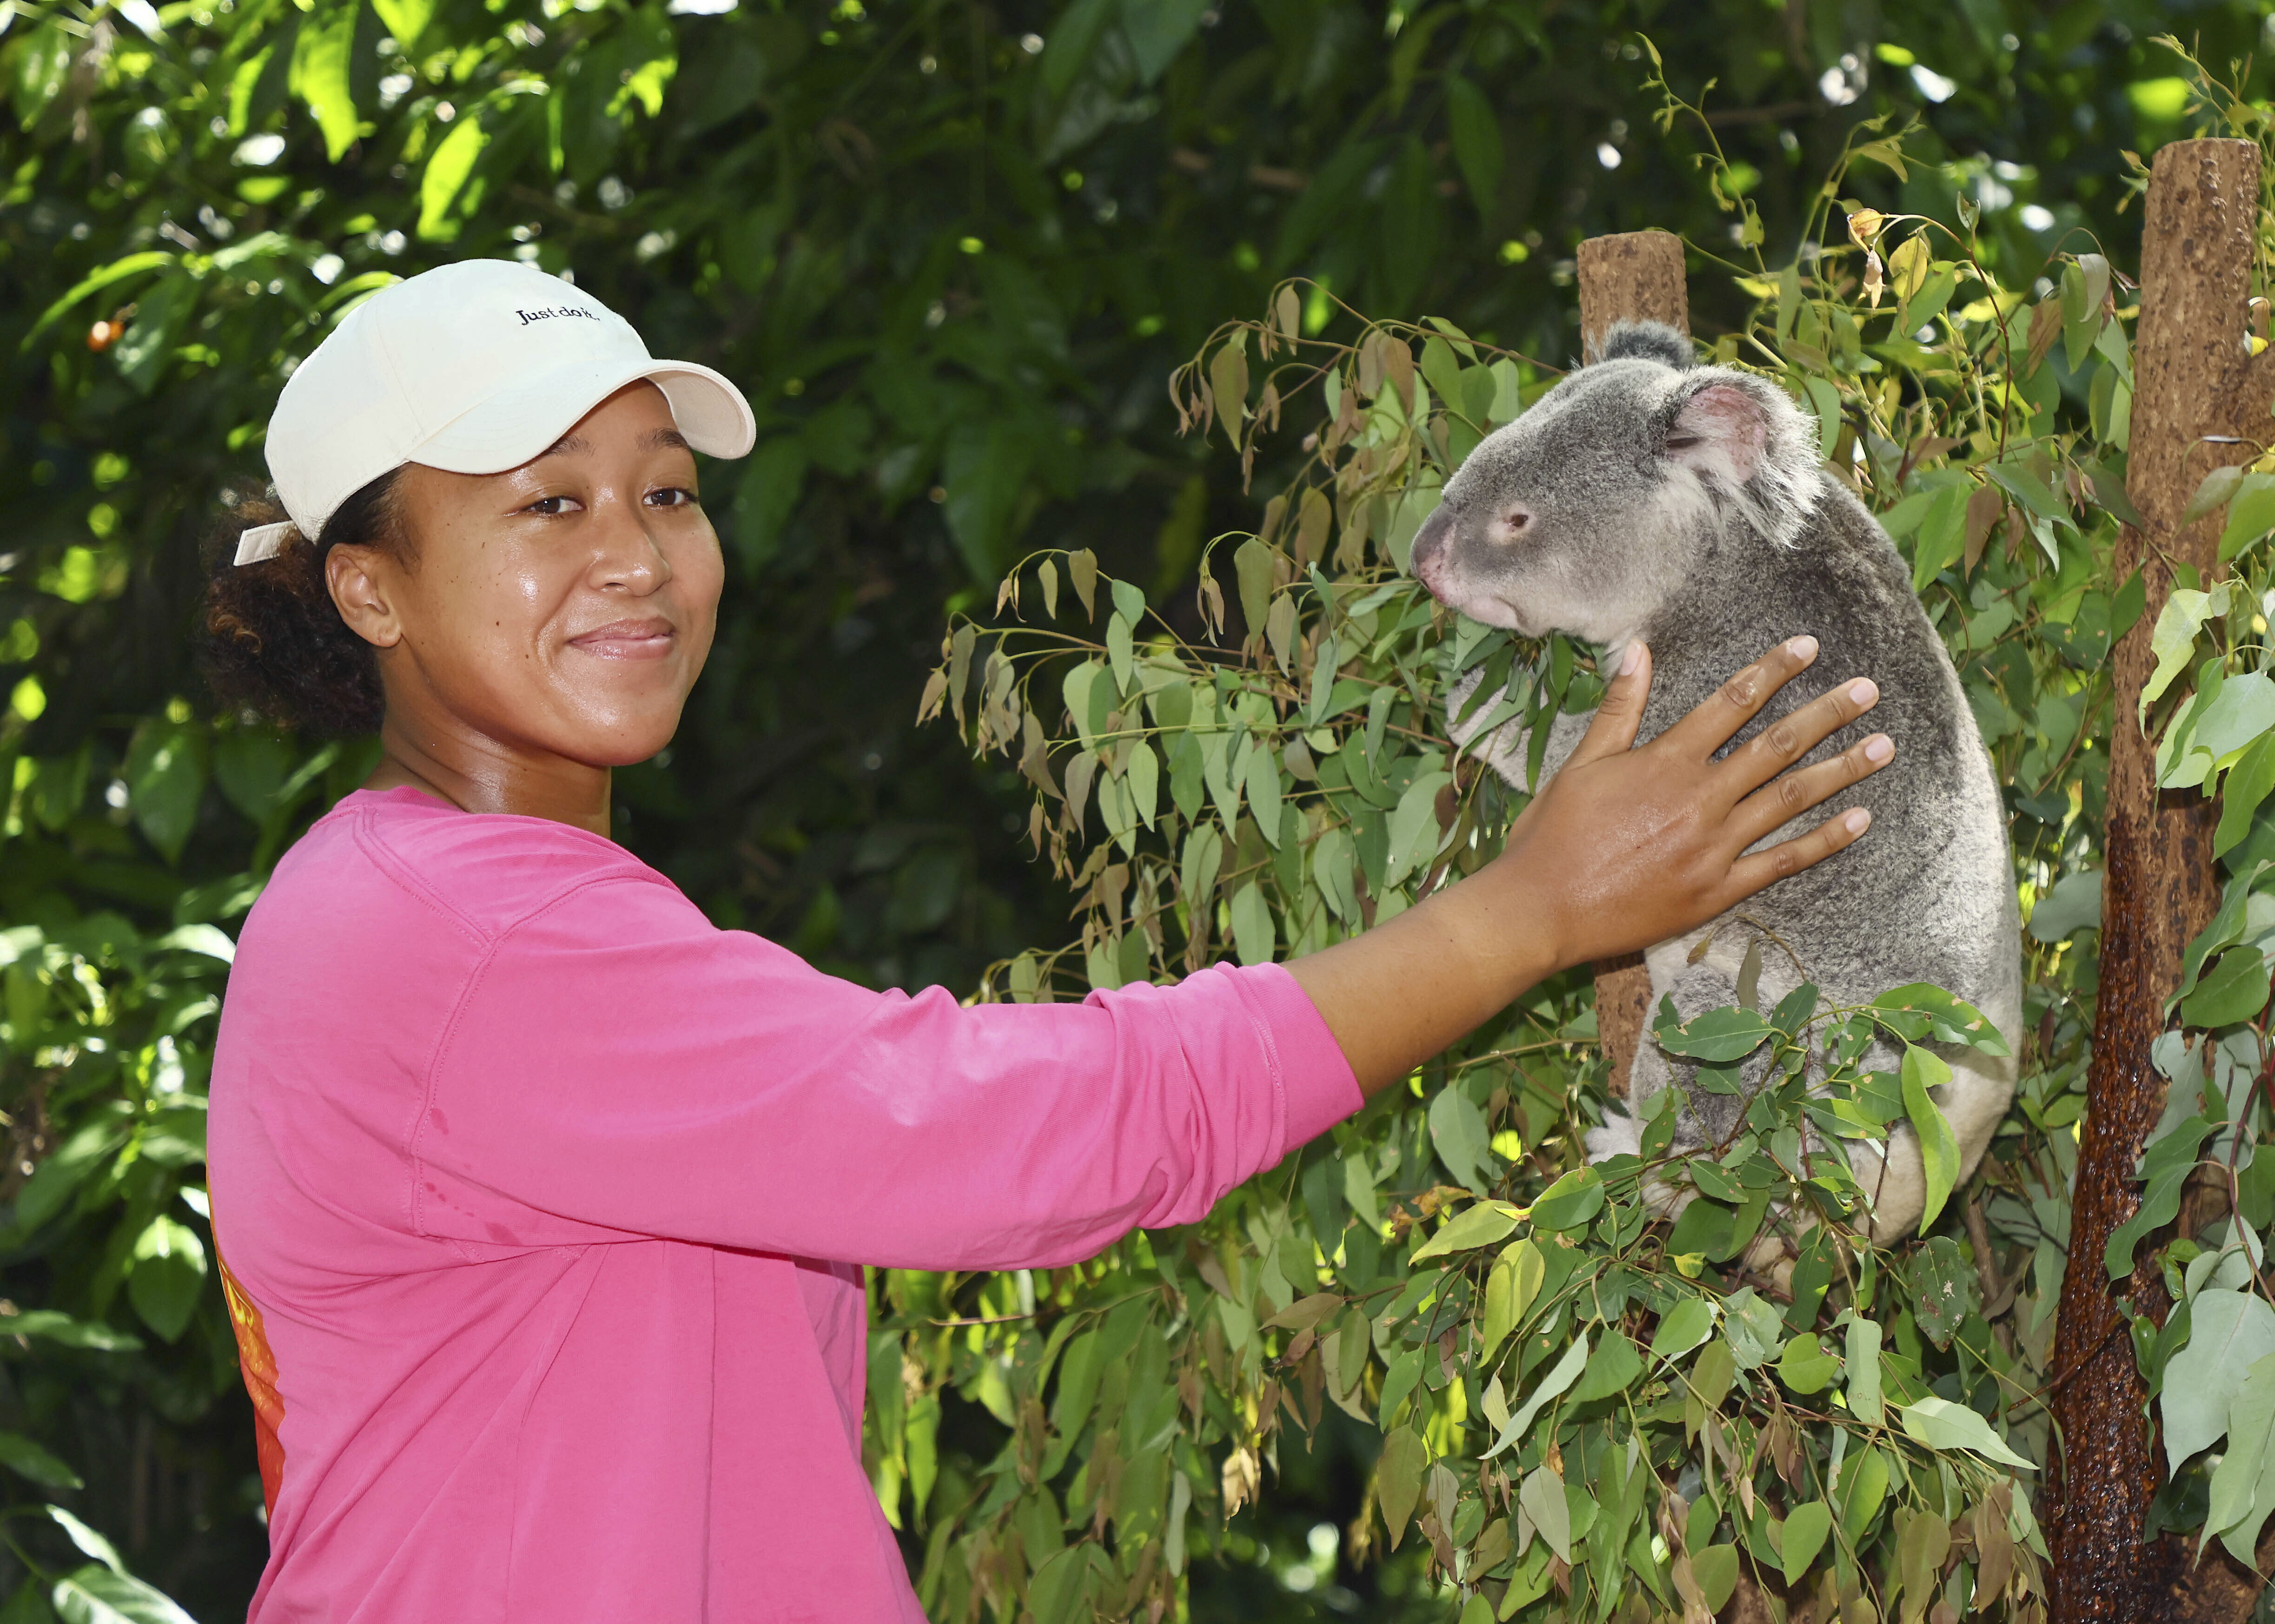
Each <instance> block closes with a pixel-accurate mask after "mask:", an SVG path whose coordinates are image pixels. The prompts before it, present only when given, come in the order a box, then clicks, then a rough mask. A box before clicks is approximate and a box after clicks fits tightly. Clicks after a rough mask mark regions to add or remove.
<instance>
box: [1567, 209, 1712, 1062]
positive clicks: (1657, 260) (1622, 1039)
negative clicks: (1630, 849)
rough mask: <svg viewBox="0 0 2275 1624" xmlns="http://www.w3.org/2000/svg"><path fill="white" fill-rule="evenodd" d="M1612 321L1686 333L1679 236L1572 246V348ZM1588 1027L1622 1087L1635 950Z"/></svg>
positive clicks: (1637, 1003)
mask: <svg viewBox="0 0 2275 1624" xmlns="http://www.w3.org/2000/svg"><path fill="white" fill-rule="evenodd" d="M1614 321H1664V322H1666V323H1667V325H1668V326H1669V327H1672V328H1675V329H1679V330H1680V331H1682V332H1685V333H1687V332H1689V330H1690V295H1689V288H1688V286H1687V285H1686V283H1685V281H1684V276H1683V268H1682V238H1679V237H1676V236H1674V235H1673V234H1672V233H1670V232H1667V231H1622V232H1621V233H1620V234H1618V235H1617V236H1614V237H1591V238H1589V239H1588V240H1587V241H1586V242H1583V243H1582V244H1581V245H1580V348H1581V352H1582V353H1583V355H1584V356H1586V357H1587V358H1588V359H1591V360H1592V359H1594V358H1595V351H1596V345H1597V344H1599V342H1600V341H1601V340H1602V338H1603V336H1604V329H1606V328H1607V327H1609V326H1611V325H1612V323H1613V322H1614ZM1595 970H1596V1032H1597V1036H1598V1039H1599V1041H1600V1042H1601V1043H1602V1044H1603V1046H1604V1054H1605V1056H1606V1058H1607V1059H1608V1060H1609V1061H1611V1063H1612V1084H1611V1086H1612V1092H1614V1094H1621V1095H1624V1094H1625V1093H1626V1092H1627V1091H1628V1069H1629V1067H1631V1066H1632V1065H1634V1063H1635V1056H1636V1047H1637V1046H1639V1045H1640V1044H1641V1043H1642V1041H1643V1034H1644V1022H1645V1020H1646V1018H1647V1017H1648V1016H1649V1013H1650V1008H1651V972H1650V971H1647V970H1645V969H1644V963H1643V955H1641V954H1640V953H1630V954H1628V955H1626V956H1624V957H1621V958H1616V959H1605V960H1603V961H1601V962H1600V963H1598V964H1597V965H1596V967H1595Z"/></svg>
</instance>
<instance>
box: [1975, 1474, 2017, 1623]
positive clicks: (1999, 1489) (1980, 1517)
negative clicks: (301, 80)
mask: <svg viewBox="0 0 2275 1624" xmlns="http://www.w3.org/2000/svg"><path fill="white" fill-rule="evenodd" d="M2013 1496H2014V1485H2013V1484H2006V1483H2002V1484H1998V1485H1997V1486H1996V1487H1994V1488H1993V1489H1992V1491H1991V1492H1990V1493H1989V1494H1988V1495H1986V1496H1984V1499H1983V1503H1982V1504H1981V1505H1979V1506H1977V1507H1976V1508H1975V1549H1976V1575H1975V1593H1976V1595H1978V1596H1996V1595H1998V1594H1999V1591H2001V1590H2005V1589H2006V1588H2007V1579H2008V1578H2009V1577H2011V1576H2012V1575H2013V1574H2014V1534H2013V1533H2012V1532H2011V1531H2010V1530H2008V1528H2007V1512H2008V1506H2009V1503H2010V1502H2011V1500H2012V1499H2013Z"/></svg>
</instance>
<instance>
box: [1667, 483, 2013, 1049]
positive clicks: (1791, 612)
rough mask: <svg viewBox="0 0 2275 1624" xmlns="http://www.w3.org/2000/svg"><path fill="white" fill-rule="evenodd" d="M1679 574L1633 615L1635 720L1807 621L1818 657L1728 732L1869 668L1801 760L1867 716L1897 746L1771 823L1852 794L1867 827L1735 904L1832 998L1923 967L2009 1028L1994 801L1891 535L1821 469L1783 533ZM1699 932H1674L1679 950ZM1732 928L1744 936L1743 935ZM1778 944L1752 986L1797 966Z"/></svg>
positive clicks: (2009, 902) (2000, 817) (1827, 750)
mask: <svg viewBox="0 0 2275 1624" xmlns="http://www.w3.org/2000/svg"><path fill="white" fill-rule="evenodd" d="M1687 586H1688V588H1689V590H1687V591H1686V592H1684V593H1682V594H1680V595H1679V597H1678V600H1677V601H1676V602H1674V604H1672V605H1671V606H1669V607H1668V608H1667V609H1665V610H1664V611H1663V612H1662V613H1661V614H1660V615H1659V616H1657V617H1655V618H1654V620H1653V621H1652V623H1650V624H1648V625H1647V626H1646V627H1645V628H1644V638H1645V640H1646V641H1647V642H1648V643H1649V644H1650V646H1651V653H1652V663H1653V680H1652V685H1651V699H1650V702H1649V705H1648V706H1647V707H1646V709H1645V712H1644V721H1643V729H1642V731H1643V734H1644V736H1646V737H1647V736H1651V735H1655V734H1657V733H1659V732H1660V731H1661V730H1663V729H1666V728H1667V727H1669V726H1671V725H1672V724H1673V723H1674V721H1677V720H1679V719H1680V718H1681V717H1682V716H1683V715H1685V714H1688V713H1689V711H1690V710H1691V709H1692V708H1693V707H1694V706H1697V705H1698V704H1700V703H1702V702H1704V700H1705V699H1708V698H1710V697H1711V696H1712V694H1713V693H1714V691H1716V690H1717V688H1719V685H1720V684H1721V683H1722V682H1723V681H1724V680H1726V679H1727V676H1729V675H1730V674H1731V673H1732V672H1734V671H1735V670H1737V669H1738V668H1740V667H1742V665H1744V664H1745V663H1746V662H1747V661H1750V660H1752V659H1754V658H1756V657H1757V656H1758V655H1759V654H1760V653H1763V652H1764V651H1765V650H1766V649H1767V648H1768V647H1770V646H1772V645H1773V644H1774V643H1775V642H1776V641H1778V640H1779V639H1780V638H1786V637H1789V636H1793V635H1795V634H1797V633H1800V632H1804V631H1805V632H1808V633H1810V634H1811V635H1813V636H1814V637H1816V638H1818V643H1819V645H1820V650H1821V652H1820V653H1818V658H1817V661H1816V663H1815V664H1814V665H1813V666H1812V667H1811V668H1810V670H1809V671H1808V672H1806V673H1804V674H1803V676H1801V677H1799V678H1797V679H1795V681H1794V682H1793V683H1791V684H1788V686H1787V687H1786V689H1785V690H1783V691H1781V692H1780V693H1779V694H1777V695H1776V696H1774V697H1773V698H1772V700H1771V701H1770V703H1769V705H1768V706H1765V709H1764V710H1763V712H1762V714H1761V715H1760V716H1759V717H1757V719H1756V720H1755V721H1754V722H1753V723H1751V724H1750V725H1749V726H1748V727H1747V728H1746V729H1744V730H1743V731H1742V733H1741V734H1740V735H1739V736H1738V738H1737V739H1736V740H1735V741H1733V743H1734V745H1735V744H1738V743H1742V742H1743V741H1744V740H1746V739H1748V738H1750V737H1752V736H1754V735H1755V734H1757V733H1758V732H1759V731H1761V729H1763V728H1765V727H1767V726H1769V725H1771V724H1772V723H1773V722H1774V721H1776V720H1777V719H1778V718H1780V716H1783V715H1785V714H1788V713H1789V712H1791V711H1793V710H1794V709H1795V708H1797V707H1798V706H1801V705H1803V704H1805V703H1806V702H1807V701H1808V700H1809V699H1812V698H1814V697H1815V696H1816V695H1817V694H1818V693H1821V692H1824V691H1826V690H1828V689H1830V688H1831V687H1833V686H1834V685H1835V684H1839V683H1842V682H1846V681H1848V680H1851V679H1853V678H1855V677H1858V676H1869V677H1871V678H1872V679H1873V680H1874V681H1875V682H1876V683H1878V685H1879V689H1880V700H1879V703H1878V706H1876V707H1875V708H1874V709H1873V710H1871V711H1870V712H1868V713H1866V714H1865V715H1864V716H1863V717H1862V718H1860V719H1859V720H1858V721H1856V722H1854V723H1852V724H1850V725H1849V726H1848V727H1847V728H1844V729H1841V730H1840V732H1838V733H1835V734H1834V735H1833V736H1832V737H1831V738H1829V739H1827V740H1826V741H1825V743H1824V744H1820V745H1819V746H1818V748H1817V749H1816V750H1814V751H1812V752H1810V754H1809V756H1807V757H1806V758H1804V759H1805V760H1810V761H1814V760H1818V759H1824V758H1825V757H1827V756H1830V755H1832V754H1833V753H1835V752H1839V751H1840V750H1842V749H1845V748H1847V747H1848V745H1850V744H1855V743H1856V742H1857V741H1858V740H1860V739H1862V738H1863V737H1865V736H1868V735H1869V734H1870V733H1871V732H1874V731H1879V732H1885V733H1886V734H1887V735H1888V736H1889V737H1890V738H1891V739H1893V741H1894V744H1895V746H1896V755H1895V759H1894V760H1893V762H1892V763H1891V764H1890V765H1889V766H1888V767H1886V768H1885V769H1883V770H1882V771H1881V772H1879V773H1878V774H1874V775H1873V776H1871V777H1870V778H1868V779H1866V780H1864V781H1863V782H1862V783H1860V784H1858V785H1856V786H1855V787H1854V788H1853V789H1848V790H1847V791H1844V792H1842V793H1840V794H1839V795H1836V796H1835V797H1833V799H1832V800H1831V801H1829V802H1827V803H1826V804H1825V805H1824V806H1822V807H1819V808H1818V809H1815V810H1813V811H1811V812H1808V813H1804V814H1803V816H1802V817H1801V818H1799V819H1797V820H1795V822H1794V823H1792V824H1790V825H1788V827H1786V828H1785V829H1784V830H1782V831H1780V834H1779V835H1777V836H1774V837H1772V838H1788V837H1790V836H1791V835H1794V834H1795V833H1798V832H1801V831H1802V830H1803V829H1806V828H1808V827H1813V826H1814V825H1815V824H1816V823H1818V822H1819V821H1821V820H1823V819H1824V818H1825V817H1829V816H1832V815H1833V814H1834V813H1836V812H1840V811H1842V810H1845V809H1846V808H1848V807H1849V806H1854V805H1861V806H1863V807H1865V808H1867V809H1868V810H1870V811H1871V813H1872V819H1873V822H1872V827H1871V832H1870V833H1869V834H1868V835H1866V836H1865V838H1864V839H1863V840H1861V841H1859V842H1857V843H1856V845H1854V846H1852V847H1850V848H1849V849H1848V850H1846V851H1843V852H1841V853H1840V854H1839V855H1838V856H1836V857H1833V858H1832V859H1830V860H1828V861H1826V862H1825V863H1822V864H1820V865H1818V866H1816V867H1814V868H1811V869H1808V870H1805V871H1804V872H1802V873H1799V874H1796V875H1795V876H1793V877H1792V878H1790V879H1788V880H1783V881H1781V882H1780V883H1779V884H1778V885H1776V886H1773V887H1772V888H1770V889H1769V890H1768V891H1766V892H1764V893H1762V894H1760V895H1757V896H1755V897H1753V898H1751V899H1750V900H1749V901H1748V902H1747V903H1744V904H1743V905H1742V907H1741V908H1740V909H1739V910H1735V912H1736V913H1738V914H1742V915H1744V916H1748V917H1749V918H1751V919H1752V920H1754V921H1757V922H1758V923H1759V924H1760V925H1765V926H1766V927H1767V928H1768V929H1769V930H1770V931H1772V932H1774V933H1776V934H1777V936H1778V937H1779V938H1780V940H1782V941H1783V942H1784V943H1785V944H1786V945H1787V946H1788V948H1790V949H1791V951H1792V953H1793V954H1794V955H1795V956H1797V957H1798V958H1799V959H1800V960H1801V965H1800V967H1799V968H1800V969H1801V970H1803V971H1806V973H1807V977H1808V978H1809V979H1810V980H1812V981H1814V982H1816V983H1817V984H1818V986H1820V987H1821V988H1823V989H1824V991H1825V993H1826V994H1828V995H1829V996H1830V997H1832V998H1833V999H1836V1000H1839V1001H1842V1002H1848V1001H1858V1000H1862V999H1865V998H1869V997H1871V996H1872V995H1873V994H1875V993H1879V992H1881V991H1884V990H1886V988H1887V987H1890V986H1897V985H1901V984H1902V983H1905V982H1909V981H1932V982H1935V983H1937V984H1939V985H1940V986H1945V987H1946V988H1948V989H1949V990H1950V991H1952V992H1954V993H1957V994H1958V995H1959V996H1961V998H1965V999H1967V1000H1969V1001H1971V1002H1974V1003H1976V1004H1977V1005H1978V1006H1979V1007H1981V1008H1984V1011H1985V1013H1987V1014H1990V1015H1991V1016H1992V1018H1993V1020H1994V1021H1996V1022H1998V1023H2000V1025H2001V1026H2002V1028H2003V1029H2005V1030H2006V1031H2007V1035H2008V1037H2009V1039H2012V1038H2013V1037H2014V1035H2015V1034H2014V1031H2012V1028H2011V1025H2009V1024H2008V1023H2010V1022H2012V1021H2014V1019H2016V1018H2017V1017H2018V1016H2019V1004H2020V994H2021V945H2020V944H2021V921H2020V915H2019V910H2018V908H2017V905H2016V902H2015V896H2014V880H2013V869H2012V864H2011V860H2010V858H2009V857H2008V853H2007V833H2006V816H2005V811H2004V807H2003V804H2002V803H2001V801H2000V799H1999V789H1998V783H1997V779H1996V776H1995V774H1994V773H1993V772H1992V765H1991V760H1990V757H1989V754H1988V752H1986V751H1985V750H1984V746H1983V742H1982V738H1981V736H1980V734H1979V733H1978V731H1977V729H1976V724H1975V721H1974V717H1973V715H1972V714H1971V713H1970V712H1969V707H1968V704H1967V699H1966V695H1965V693H1964V691H1963V690H1962V689H1961V686H1960V683H1959V678H1958V675H1957V673H1956V672H1955V671H1954V669H1953V668H1952V665H1951V661H1950V659H1949V658H1948V656H1946V654H1945V653H1944V649H1943V644H1942V640H1941V639H1940V638H1939V637H1938V636H1937V635H1936V632H1935V629H1934V628H1933V627H1932V626H1931V625H1930V624H1929V623H1928V620H1927V616H1926V615H1925V614H1924V612H1923V610H1922V609H1921V607H1920V603H1919V600H1918V598H1917V597H1916V594H1915V593H1913V591H1912V587H1911V582H1910V578H1909V575H1908V571H1907V570H1905V567H1904V564H1903V562H1902V560H1901V558H1900V557H1899V556H1898V555H1897V553H1896V550H1895V548H1894V547H1893V545H1892V544H1891V543H1890V541H1889V540H1888V539H1887V536H1886V533H1884V532H1883V531H1882V530H1881V529H1880V527H1879V525H1878V524H1877V523H1876V522H1875V521H1874V520H1873V518H1872V517H1871V515H1870V514H1869V513H1868V512H1866V511H1865V510H1864V508H1863V505H1862V504H1861V503H1859V502H1857V501H1856V498H1855V497H1854V496H1853V495H1850V494H1849V493H1848V491H1847V490H1846V489H1845V488H1843V487H1840V486H1839V485H1838V484H1836V483H1835V482H1834V481H1833V480H1830V479H1827V480H1825V481H1824V482H1823V494H1822V495H1820V497H1819V498H1818V502H1817V504H1816V506H1815V509H1814V510H1813V511H1812V512H1811V514H1810V518H1809V522H1808V523H1807V525H1805V526H1803V530H1802V532H1801V533H1800V535H1799V537H1798V538H1797V540H1796V542H1795V545H1794V546H1792V547H1790V548H1780V547H1775V546H1772V544H1770V543H1768V542H1765V541H1763V540H1760V539H1758V538H1757V537H1754V536H1751V535H1741V536H1739V537H1737V538H1735V539H1734V540H1726V541H1720V542H1717V543H1715V544H1713V545H1712V546H1711V547H1710V548H1709V549H1708V551H1707V553H1706V555H1704V557H1703V558H1702V559H1701V560H1700V562H1699V564H1698V567H1697V569H1696V570H1694V572H1693V577H1692V579H1691V580H1690V581H1689V583H1687ZM1709 929H1712V927H1711V926H1710V927H1709ZM1753 934H1755V933H1752V932H1744V933H1737V935H1738V936H1739V937H1741V938H1744V937H1750V936H1752V935H1753ZM1696 940H1697V938H1696V937H1695V936H1694V937H1687V938H1684V939H1683V940H1682V943H1680V944H1669V947H1670V948H1673V947H1676V946H1681V947H1682V948H1683V950H1684V952H1685V953H1686V954H1687V952H1688V949H1689V946H1690V945H1695V942H1696ZM1737 945H1738V950H1741V951H1742V945H1743V943H1742V940H1739V942H1738V944H1737ZM1671 956H1672V955H1671V953H1669V952H1668V951H1667V950H1664V949H1662V950H1657V951H1655V952H1654V954H1653V960H1654V979H1655V980H1656V979H1657V978H1658V972H1659V965H1660V964H1661V963H1664V962H1666V961H1667V959H1669V958H1670V957H1671ZM1717 956H1721V955H1720V954H1719V953H1718V954H1717ZM1782 960H1783V955H1781V954H1780V952H1779V951H1778V950H1777V949H1776V948H1774V947H1771V948H1768V949H1767V950H1766V952H1765V961H1764V963H1765V971H1768V972H1770V973H1768V974H1766V975H1765V981H1764V986H1765V990H1767V988H1768V987H1769V986H1772V985H1773V984H1774V983H1776V982H1780V981H1785V980H1788V979H1791V978H1793V977H1792V975H1791V973H1790V972H1791V971H1792V969H1793V967H1792V966H1791V965H1790V963H1784V964H1783V965H1782V968H1783V969H1784V970H1785V971H1787V972H1788V973H1782V974H1780V973H1777V972H1778V971H1779V969H1780V962H1781V961H1782ZM1680 1002H1681V1000H1678V1003H1680ZM1686 1013H1688V1012H1686Z"/></svg>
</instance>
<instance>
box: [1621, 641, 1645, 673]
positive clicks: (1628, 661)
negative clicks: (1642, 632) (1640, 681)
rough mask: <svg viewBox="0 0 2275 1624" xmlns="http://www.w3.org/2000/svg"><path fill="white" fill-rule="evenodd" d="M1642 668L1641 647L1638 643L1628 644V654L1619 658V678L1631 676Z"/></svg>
mask: <svg viewBox="0 0 2275 1624" xmlns="http://www.w3.org/2000/svg"><path fill="white" fill-rule="evenodd" d="M1642 668H1643V645H1642V644H1640V643H1630V644H1629V645H1628V652H1627V653H1625V654H1623V655H1621V657H1620V675H1621V676H1634V675H1635V674H1636V672H1637V671H1638V670H1640V669H1642Z"/></svg>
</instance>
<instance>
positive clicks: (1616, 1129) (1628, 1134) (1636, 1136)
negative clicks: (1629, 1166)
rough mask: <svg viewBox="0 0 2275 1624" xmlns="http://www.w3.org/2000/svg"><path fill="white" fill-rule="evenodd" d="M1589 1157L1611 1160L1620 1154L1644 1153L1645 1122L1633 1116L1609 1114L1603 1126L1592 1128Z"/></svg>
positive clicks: (1589, 1130)
mask: <svg viewBox="0 0 2275 1624" xmlns="http://www.w3.org/2000/svg"><path fill="white" fill-rule="evenodd" d="M1587 1144H1588V1159H1589V1160H1590V1161H1609V1160H1610V1159H1612V1158H1613V1157H1614V1156H1619V1155H1628V1156H1640V1155H1642V1154H1643V1124H1642V1123H1641V1122H1637V1121H1636V1119H1635V1118H1634V1117H1632V1116H1607V1117H1606V1118H1605V1119H1604V1125H1603V1126H1602V1127H1601V1128H1591V1129H1588V1136H1587Z"/></svg>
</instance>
